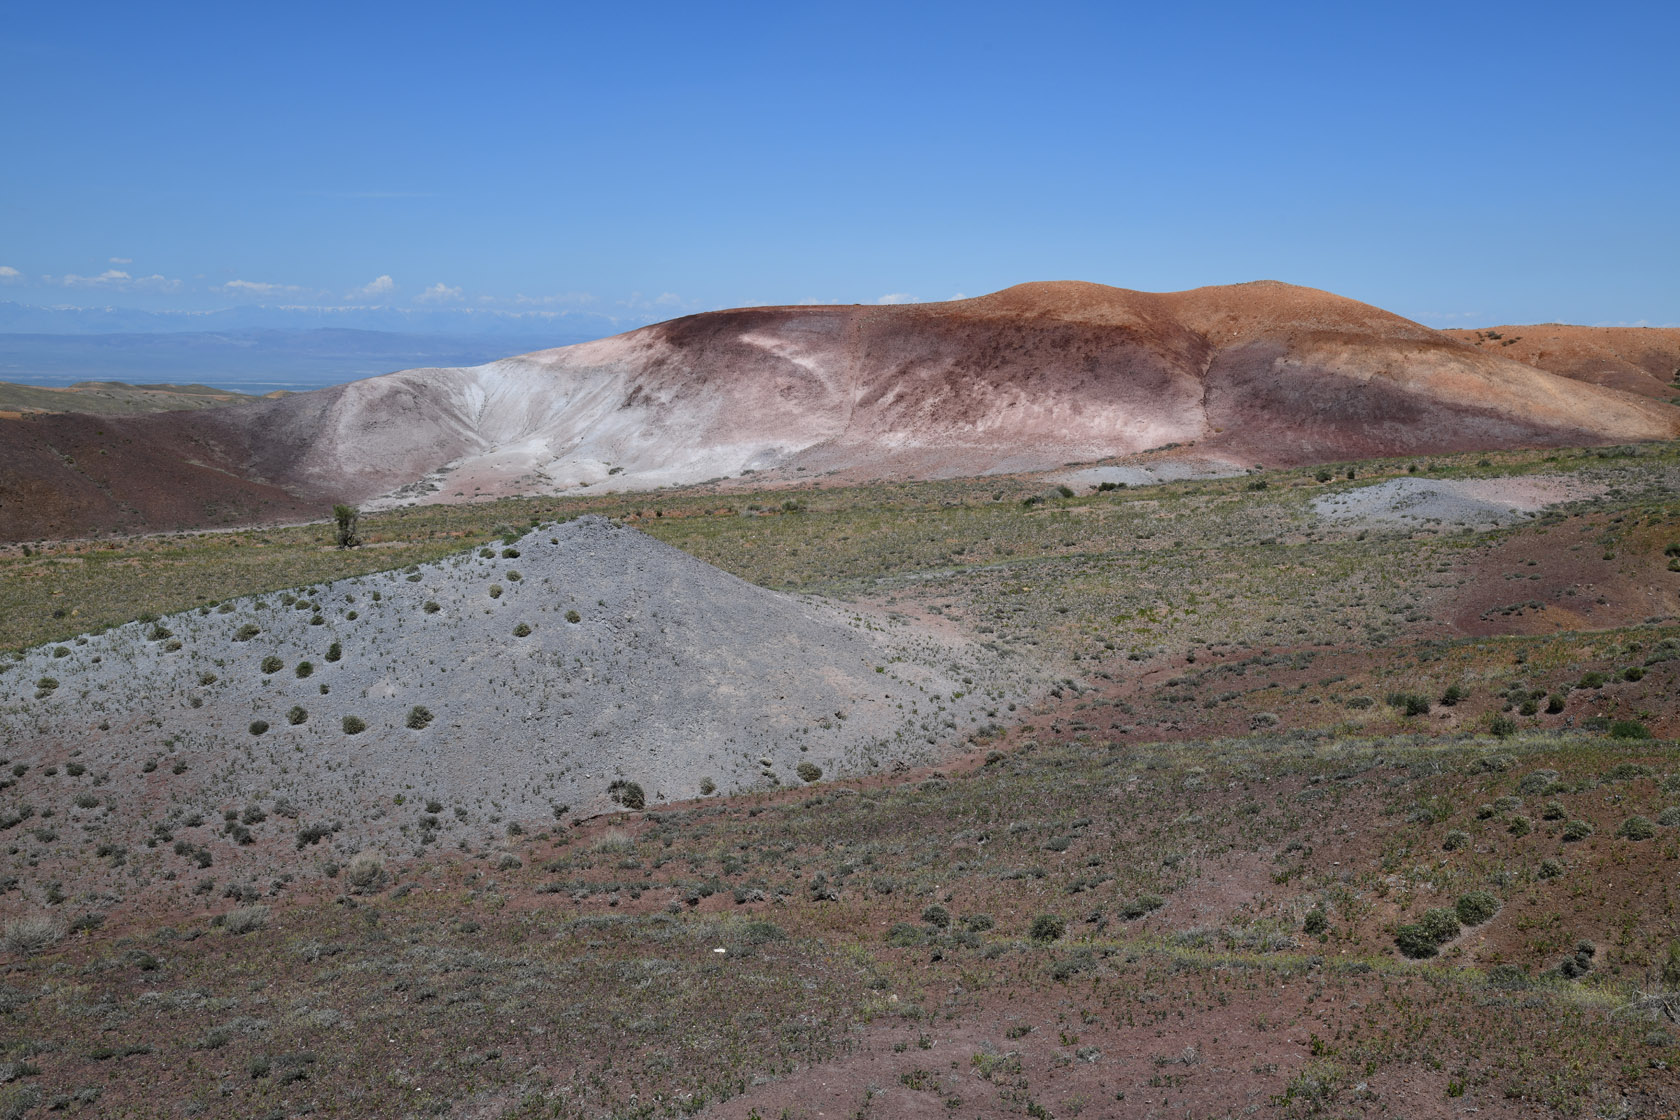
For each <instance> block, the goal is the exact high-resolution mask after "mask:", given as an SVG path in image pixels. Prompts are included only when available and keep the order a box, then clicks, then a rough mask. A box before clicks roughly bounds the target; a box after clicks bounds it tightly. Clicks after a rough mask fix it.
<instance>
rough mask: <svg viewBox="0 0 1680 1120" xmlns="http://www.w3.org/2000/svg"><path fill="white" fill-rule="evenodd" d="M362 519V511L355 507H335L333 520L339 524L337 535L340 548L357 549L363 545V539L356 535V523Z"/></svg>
mask: <svg viewBox="0 0 1680 1120" xmlns="http://www.w3.org/2000/svg"><path fill="white" fill-rule="evenodd" d="M361 519H362V514H361V511H360V510H358V509H357V508H356V507H355V506H347V505H336V506H333V520H334V521H335V522H337V523H338V528H337V532H336V534H335V535H336V537H337V540H338V547H339V548H355V547H356V546H357V545H359V544H361V543H362V538H360V537H358V536H357V535H356V523H357V522H359V521H360V520H361Z"/></svg>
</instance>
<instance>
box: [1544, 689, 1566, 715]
mask: <svg viewBox="0 0 1680 1120" xmlns="http://www.w3.org/2000/svg"><path fill="white" fill-rule="evenodd" d="M1561 711H1563V693H1561V692H1554V693H1552V694H1551V695H1550V696H1547V697H1546V714H1547V715H1553V716H1555V715H1557V714H1558V713H1559V712H1561Z"/></svg>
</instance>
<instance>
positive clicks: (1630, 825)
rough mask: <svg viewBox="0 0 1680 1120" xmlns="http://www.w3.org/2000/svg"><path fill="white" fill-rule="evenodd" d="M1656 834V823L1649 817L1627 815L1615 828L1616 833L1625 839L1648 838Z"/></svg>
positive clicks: (1637, 839)
mask: <svg viewBox="0 0 1680 1120" xmlns="http://www.w3.org/2000/svg"><path fill="white" fill-rule="evenodd" d="M1656 834H1657V826H1656V823H1655V822H1654V821H1652V820H1651V818H1650V817H1629V818H1628V819H1627V820H1625V821H1623V822H1622V824H1621V827H1620V828H1618V829H1616V835H1617V836H1620V837H1622V838H1623V839H1626V840H1634V841H1639V840H1649V839H1650V838H1651V837H1653V836H1655V835H1656Z"/></svg>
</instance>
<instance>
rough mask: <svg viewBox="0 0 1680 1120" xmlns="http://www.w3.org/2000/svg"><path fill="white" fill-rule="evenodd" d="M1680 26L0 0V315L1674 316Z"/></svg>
mask: <svg viewBox="0 0 1680 1120" xmlns="http://www.w3.org/2000/svg"><path fill="white" fill-rule="evenodd" d="M1676 42H1680V5H1676V4H1673V3H1671V2H1670V3H1664V4H1656V3H1616V2H1610V3H1600V4H1596V5H1591V6H1588V5H1581V4H1571V5H1563V4H1546V3H1526V4H1520V5H1519V4H1494V3H1485V4H1476V3H1454V4H1433V3H1406V4H1397V3H1396V4H1364V5H1348V4H1344V3H1336V4H1318V3H1303V4H1287V3H1275V2H1274V3H1201V4H1194V3H1190V4H1180V5H1163V4H1146V5H1145V4H1124V3H1104V4H1069V3H1041V4H1037V5H1024V4H1007V5H1005V4H987V3H961V4H902V3H901V4H892V5H887V4H871V3H850V4H843V5H842V4H823V5H816V4H810V5H802V4H790V3H785V2H784V3H776V4H728V3H720V4H711V5H701V4H694V3H692V2H690V3H682V4H662V3H653V4H642V5H635V6H630V5H602V4H590V5H568V4H530V5H498V4H475V5H470V6H469V5H458V4H452V5H428V4H423V3H405V4H401V5H395V4H393V5H374V4H362V5H342V4H331V5H326V4H323V5H312V4H287V5H263V6H260V7H259V6H256V5H228V4H216V5H202V6H196V5H179V4H161V5H134V4H121V5H117V4H111V5H96V4H77V3H73V2H72V3H60V4H52V5H48V4H34V5H21V4H20V5H13V6H12V7H11V8H10V9H9V10H8V14H7V18H6V26H5V29H4V31H3V32H0V72H3V73H4V74H5V75H6V81H5V84H4V87H3V93H0V97H3V98H4V103H5V106H6V107H5V111H4V112H3V113H0V151H3V152H4V153H5V158H4V160H3V161H0V163H3V166H0V285H3V286H0V300H6V301H11V302H18V303H26V304H40V305H58V304H66V305H78V306H117V307H125V308H144V309H151V310H182V311H186V310H193V311H202V310H209V309H215V308H226V307H230V306H234V305H241V304H267V305H274V306H280V305H286V306H307V307H345V306H382V307H388V308H399V309H408V310H412V311H415V312H422V311H428V310H429V311H440V310H450V311H454V312H457V313H458V317H459V318H461V319H462V320H463V321H465V320H467V319H469V318H473V317H477V318H484V317H486V316H492V315H494V316H502V317H504V318H505V317H507V316H513V315H526V314H543V315H548V316H552V317H553V320H552V321H554V322H556V323H560V324H563V325H565V326H567V327H568V328H582V329H586V330H588V331H590V332H592V333H608V332H609V330H611V329H615V328H622V327H628V326H632V325H636V324H639V323H642V322H647V321H651V320H654V319H660V318H668V317H671V316H673V315H678V314H682V313H685V312H689V311H695V310H704V309H709V308H715V307H726V306H736V305H742V304H753V303H793V302H800V301H813V300H814V301H824V302H847V303H853V302H875V301H879V300H910V299H915V300H935V299H948V298H952V297H953V296H956V295H959V294H966V295H976V294H980V293H983V292H987V291H991V290H995V289H997V288H1000V287H1004V286H1007V285H1009V284H1013V283H1018V282H1021V281H1025V280H1042V279H1083V280H1093V281H1099V282H1102V283H1108V284H1117V285H1121V286H1125V287H1134V288H1143V289H1149V290H1172V289H1179V288H1187V287H1195V286H1199V285H1203V284H1221V283H1231V282H1237V281H1244V280H1252V279H1259V278H1274V279H1281V280H1287V281H1291V282H1294V283H1300V284H1307V285H1311V286H1314V287H1320V288H1327V289H1330V290H1332V291H1336V292H1339V293H1342V294H1344V295H1348V296H1352V297H1354V298H1357V299H1362V300H1366V301H1368V302H1371V303H1376V304H1379V305H1381V306H1384V307H1387V308H1390V309H1391V310H1394V311H1398V312H1400V313H1402V314H1405V315H1409V316H1412V317H1414V318H1417V319H1419V320H1422V321H1424V322H1427V323H1430V324H1432V325H1437V326H1450V325H1471V324H1477V325H1479V324H1491V323H1497V322H1533V321H1540V320H1551V319H1559V320H1567V321H1575V322H1592V323H1597V322H1615V323H1633V322H1649V323H1663V324H1673V323H1677V322H1680V268H1677V267H1676V265H1677V262H1680V205H1677V202H1680V78H1677V76H1676V74H1677V71H1676V69H1675V61H1674V44H1675V43H1676ZM469 311H470V312H471V313H472V315H471V316H468V315H467V314H466V313H467V312H469ZM509 321H511V320H509ZM530 322H531V321H530V320H526V321H525V322H524V326H528V325H530ZM522 329H523V327H522ZM557 329H558V328H557Z"/></svg>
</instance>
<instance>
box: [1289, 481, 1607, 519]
mask: <svg viewBox="0 0 1680 1120" xmlns="http://www.w3.org/2000/svg"><path fill="white" fill-rule="evenodd" d="M1602 489H1603V487H1601V486H1594V485H1591V484H1583V483H1578V482H1575V481H1573V480H1570V479H1551V478H1486V479H1465V480H1453V479H1433V478H1391V479H1389V480H1388V481H1387V482H1379V483H1376V484H1375V485H1372V486H1361V487H1358V488H1356V489H1352V490H1341V491H1338V492H1336V493H1334V494H1326V495H1325V496H1323V497H1321V498H1315V499H1313V512H1314V513H1316V514H1318V515H1319V516H1320V517H1323V518H1326V519H1327V520H1330V521H1338V522H1354V523H1364V524H1369V525H1372V526H1374V527H1382V526H1395V525H1443V526H1451V527H1455V528H1457V527H1471V528H1488V527H1492V526H1498V525H1509V524H1512V523H1513V522H1517V521H1522V520H1525V519H1526V518H1529V517H1532V516H1534V515H1535V514H1536V513H1538V512H1540V511H1541V510H1543V509H1545V508H1546V507H1547V506H1549V505H1552V504H1554V503H1557V502H1564V501H1571V500H1575V499H1579V498H1585V497H1591V496H1592V495H1593V494H1595V493H1597V492H1599V491H1601V490H1602Z"/></svg>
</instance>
